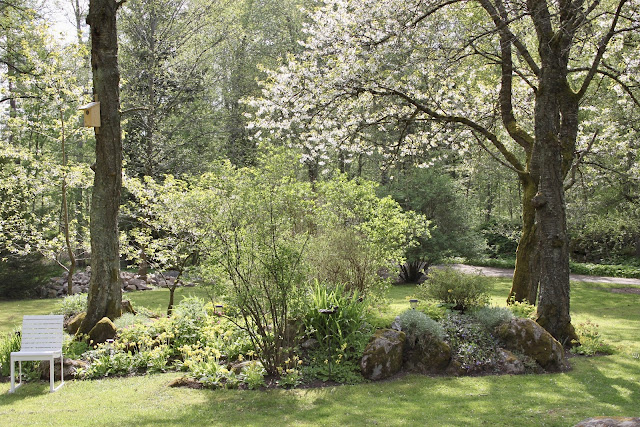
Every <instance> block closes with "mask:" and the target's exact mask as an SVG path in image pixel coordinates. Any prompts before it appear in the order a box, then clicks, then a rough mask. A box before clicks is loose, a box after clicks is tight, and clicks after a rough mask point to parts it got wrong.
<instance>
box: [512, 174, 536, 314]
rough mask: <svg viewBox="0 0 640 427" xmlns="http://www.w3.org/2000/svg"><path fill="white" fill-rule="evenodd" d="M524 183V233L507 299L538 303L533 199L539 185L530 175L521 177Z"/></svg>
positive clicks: (517, 252) (519, 243)
mask: <svg viewBox="0 0 640 427" xmlns="http://www.w3.org/2000/svg"><path fill="white" fill-rule="evenodd" d="M520 182H521V183H522V189H523V194H522V235H521V236H520V241H519V242H518V250H517V251H516V269H515V271H514V273H513V283H512V285H511V292H509V297H508V298H507V301H512V300H513V301H518V302H522V301H524V300H526V301H527V302H529V303H530V304H536V302H537V299H538V283H539V275H538V258H539V254H538V240H537V238H536V222H535V216H536V212H535V208H534V207H533V204H532V200H533V198H534V196H535V195H536V193H537V192H538V185H537V184H536V183H535V181H534V180H533V179H532V178H531V176H530V175H523V176H521V177H520Z"/></svg>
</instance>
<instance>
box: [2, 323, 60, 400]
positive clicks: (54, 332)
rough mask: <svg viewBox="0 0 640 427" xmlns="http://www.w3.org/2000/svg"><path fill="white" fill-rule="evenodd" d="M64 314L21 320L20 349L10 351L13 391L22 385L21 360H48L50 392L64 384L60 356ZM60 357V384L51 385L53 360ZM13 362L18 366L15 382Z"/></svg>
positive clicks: (11, 390)
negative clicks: (16, 381) (56, 385)
mask: <svg viewBox="0 0 640 427" xmlns="http://www.w3.org/2000/svg"><path fill="white" fill-rule="evenodd" d="M63 321H64V316H62V315H49V316H29V315H26V316H24V318H23V320H22V345H21V346H20V351H14V352H11V388H10V389H9V393H13V392H14V391H15V390H16V389H17V388H18V387H20V386H21V385H22V361H23V360H24V361H27V360H31V361H33V360H48V361H49V380H50V392H54V391H56V390H58V389H59V388H60V387H62V386H63V384H64V373H63V372H64V366H63V357H62V339H63V334H62V323H63ZM57 358H60V385H59V386H58V387H56V388H54V387H53V382H54V380H53V372H54V369H53V367H54V365H53V360H54V359H57ZM15 362H18V364H19V366H20V370H19V375H18V380H19V383H18V384H17V385H16V383H15Z"/></svg>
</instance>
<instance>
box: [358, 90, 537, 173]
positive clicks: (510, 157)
mask: <svg viewBox="0 0 640 427" xmlns="http://www.w3.org/2000/svg"><path fill="white" fill-rule="evenodd" d="M380 88H381V90H376V89H373V88H369V89H362V90H363V91H366V92H369V93H371V94H372V95H379V96H397V97H399V98H401V99H403V100H405V101H406V102H408V103H409V104H411V105H413V106H414V107H416V109H418V110H420V111H421V112H423V113H424V114H426V115H428V116H430V117H432V118H433V119H435V120H437V121H440V122H444V123H459V124H462V125H465V126H466V127H468V128H470V129H472V130H474V131H476V132H477V133H479V134H481V135H482V136H484V137H485V138H486V139H488V140H489V141H491V143H492V144H493V145H494V146H495V147H496V148H497V149H498V151H500V154H502V156H503V157H504V158H505V159H506V160H507V162H509V163H510V164H511V165H512V166H513V167H514V168H515V170H516V171H518V173H526V172H525V168H524V167H523V165H522V163H520V160H518V158H517V157H516V156H515V155H514V154H513V153H512V152H511V151H509V150H508V149H507V147H505V146H504V144H503V143H502V142H500V140H499V139H498V137H497V136H496V135H495V134H494V133H492V132H490V131H489V130H488V129H486V128H485V127H484V126H482V125H480V124H479V123H476V122H474V121H473V120H469V119H468V118H466V117H459V116H451V115H444V114H440V113H438V112H436V111H434V110H432V109H430V108H429V107H427V106H426V105H424V104H423V103H421V102H419V101H417V100H416V99H414V98H412V97H410V96H409V95H407V94H406V93H403V92H400V91H398V90H396V89H391V88H386V87H384V86H380Z"/></svg>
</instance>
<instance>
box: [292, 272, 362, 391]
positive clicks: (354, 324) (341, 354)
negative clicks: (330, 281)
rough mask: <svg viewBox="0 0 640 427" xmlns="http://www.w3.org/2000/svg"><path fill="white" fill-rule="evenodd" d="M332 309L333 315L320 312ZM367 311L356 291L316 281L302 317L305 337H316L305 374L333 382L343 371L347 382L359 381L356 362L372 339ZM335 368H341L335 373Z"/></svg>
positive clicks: (357, 362) (357, 363)
mask: <svg viewBox="0 0 640 427" xmlns="http://www.w3.org/2000/svg"><path fill="white" fill-rule="evenodd" d="M334 307H335V312H334V313H333V314H327V313H322V312H320V311H319V310H324V309H332V308H334ZM367 309H368V304H367V301H366V299H364V298H361V295H359V294H358V292H357V291H356V292H354V293H349V292H347V290H346V289H345V286H344V285H337V286H335V287H331V286H329V285H327V284H325V283H320V282H315V284H314V287H313V289H312V294H311V297H310V299H309V301H308V303H307V307H306V311H305V314H304V317H303V321H304V325H305V334H306V336H307V337H312V338H315V339H316V340H317V341H318V346H319V347H318V349H316V350H314V351H313V352H312V354H311V355H310V357H309V360H310V365H312V366H311V367H310V368H308V369H307V370H306V372H307V374H308V375H310V376H314V377H316V378H321V379H329V377H331V379H334V380H336V379H337V377H336V376H335V375H336V374H337V373H338V372H342V374H341V375H342V376H343V378H344V379H346V381H347V382H354V381H357V380H358V379H357V378H358V377H359V378H361V376H360V374H359V371H360V368H359V361H360V358H361V357H362V352H363V351H364V348H365V346H366V345H367V343H368V342H369V338H370V337H371V328H370V327H369V325H368V324H367V322H366V320H367ZM325 361H326V363H325ZM338 365H342V367H340V368H336V371H335V372H334V371H333V368H334V367H337V366H338ZM345 366H346V367H345ZM343 367H344V368H343Z"/></svg>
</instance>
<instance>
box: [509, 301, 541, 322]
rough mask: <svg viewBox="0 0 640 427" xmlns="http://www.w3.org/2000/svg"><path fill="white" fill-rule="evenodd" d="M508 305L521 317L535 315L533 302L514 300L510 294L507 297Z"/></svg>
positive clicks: (527, 317) (530, 317) (528, 317)
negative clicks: (508, 297) (509, 296)
mask: <svg viewBox="0 0 640 427" xmlns="http://www.w3.org/2000/svg"><path fill="white" fill-rule="evenodd" d="M508 307H509V310H511V312H512V313H513V315H514V316H516V317H520V318H523V319H533V318H535V316H536V306H535V305H533V304H529V302H528V301H527V300H524V301H522V302H520V301H516V300H515V299H514V297H513V296H512V297H511V298H510V299H509V305H508Z"/></svg>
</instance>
